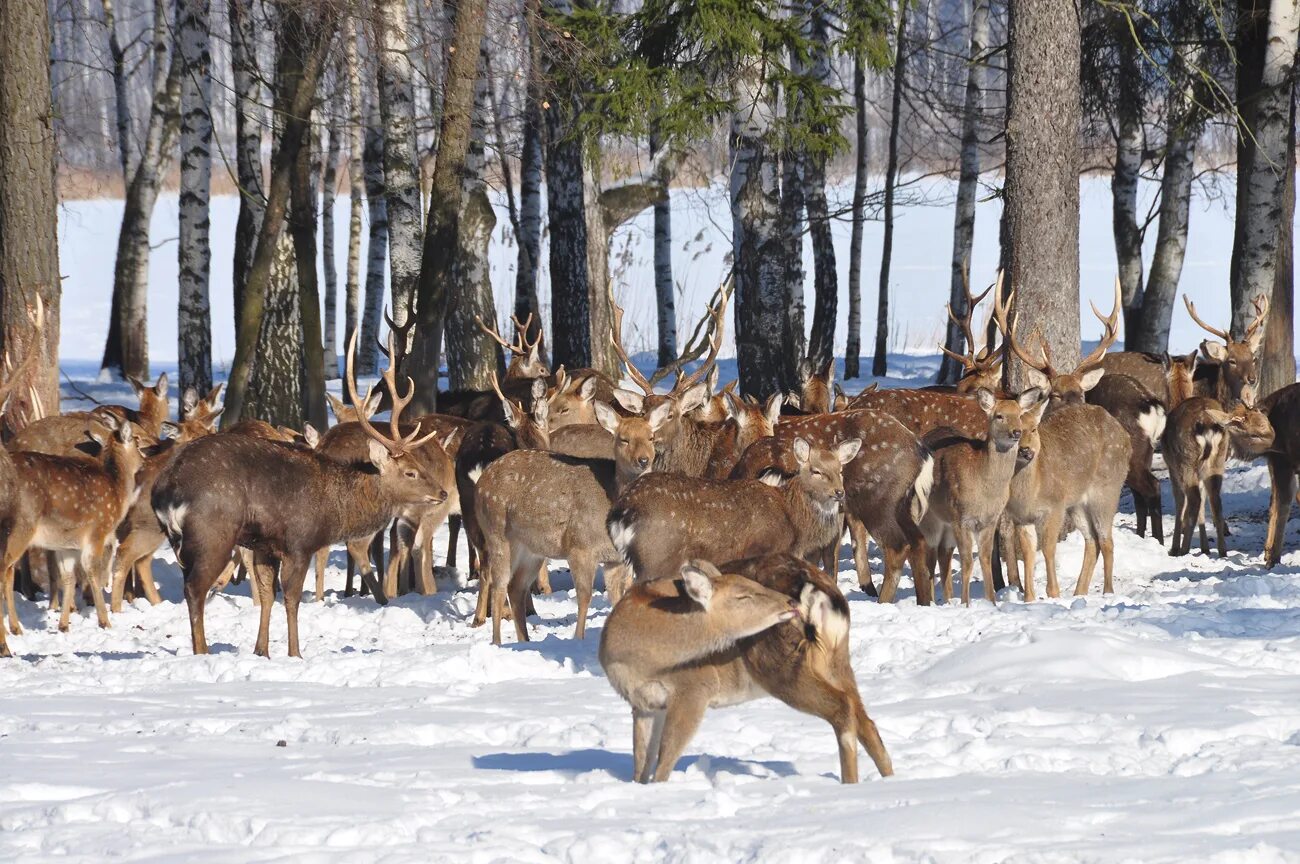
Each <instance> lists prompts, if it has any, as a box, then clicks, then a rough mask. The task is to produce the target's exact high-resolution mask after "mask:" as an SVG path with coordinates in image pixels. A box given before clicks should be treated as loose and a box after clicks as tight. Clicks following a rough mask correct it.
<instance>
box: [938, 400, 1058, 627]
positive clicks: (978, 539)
mask: <svg viewBox="0 0 1300 864" xmlns="http://www.w3.org/2000/svg"><path fill="white" fill-rule="evenodd" d="M975 397H976V401H977V404H978V405H979V407H980V408H981V409H982V410H983V412H984V414H985V415H986V423H987V425H986V427H985V429H986V435H985V437H984V438H983V439H982V440H981V439H976V438H969V437H966V436H964V435H945V434H943V433H942V432H938V433H932V434H931V435H928V436H926V444H927V445H928V446H929V447H930V449H931V450H933V451H934V458H935V467H934V487H933V489H932V491H931V493H930V507H929V509H928V510H927V511H926V514H925V518H924V519H923V520H922V523H921V529H922V531H923V532H924V533H925V538H926V542H927V543H928V544H929V546H930V548H931V549H936V550H937V551H938V563H939V576H940V578H941V581H942V582H943V590H944V600H945V601H948V602H951V601H952V547H953V545H954V542H955V545H956V547H957V550H958V553H959V554H960V555H961V599H962V603H964V604H966V605H967V606H969V605H970V580H971V574H972V571H973V569H974V566H973V565H974V554H973V553H974V547H978V550H979V558H980V569H981V572H982V573H983V575H984V597H985V599H986V600H990V601H994V600H995V593H994V587H993V580H992V572H993V569H992V566H993V534H994V531H995V530H996V529H997V523H998V519H999V518H1000V517H1001V516H1002V511H1003V510H1004V509H1005V508H1006V504H1007V497H1008V495H1009V493H1010V489H1011V478H1012V475H1013V474H1014V473H1015V469H1016V456H1017V454H1018V451H1019V447H1020V438H1021V436H1022V435H1023V434H1024V430H1025V428H1026V426H1027V425H1029V424H1031V423H1033V422H1036V421H1037V420H1038V418H1040V417H1041V416H1042V414H1043V411H1044V410H1045V409H1046V408H1047V402H1048V400H1047V395H1046V394H1045V393H1044V392H1043V391H1042V390H1040V389H1039V388H1037V387H1031V388H1029V389H1028V390H1025V391H1024V392H1023V393H1021V394H1020V395H1018V396H1016V397H1015V398H1014V399H999V398H998V397H997V396H995V395H994V394H993V391H991V390H985V389H981V390H976V391H975Z"/></svg>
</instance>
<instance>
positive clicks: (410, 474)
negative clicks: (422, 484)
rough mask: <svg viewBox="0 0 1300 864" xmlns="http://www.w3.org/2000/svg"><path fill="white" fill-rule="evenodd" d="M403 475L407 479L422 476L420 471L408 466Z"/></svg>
mask: <svg viewBox="0 0 1300 864" xmlns="http://www.w3.org/2000/svg"><path fill="white" fill-rule="evenodd" d="M402 476H403V477H405V478H406V479H407V480H415V479H416V478H418V477H419V476H420V474H419V472H417V471H412V470H411V469H409V468H408V469H406V470H405V471H403V472H402Z"/></svg>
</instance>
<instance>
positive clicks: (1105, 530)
mask: <svg viewBox="0 0 1300 864" xmlns="http://www.w3.org/2000/svg"><path fill="white" fill-rule="evenodd" d="M1106 377H1107V378H1109V377H1110V376H1106ZM1117 377H1122V376H1117ZM1102 380H1103V381H1105V380H1106V378H1103V379H1102ZM1040 416H1041V415H1036V414H1031V415H1030V416H1029V417H1027V418H1026V422H1025V425H1024V427H1023V429H1022V432H1023V434H1022V435H1021V438H1020V443H1019V452H1018V454H1017V457H1018V459H1019V460H1020V461H1021V462H1023V463H1024V464H1023V465H1022V466H1021V467H1020V468H1019V469H1018V470H1017V471H1016V472H1015V475H1014V476H1013V477H1012V479H1011V486H1010V494H1009V496H1008V498H1007V503H1006V507H1005V510H1004V514H1005V515H1004V517H1003V520H1004V521H1003V532H1002V537H1003V540H1004V548H1003V555H1004V558H1005V560H1006V568H1007V573H1009V574H1011V582H1012V584H1018V583H1020V581H1021V580H1020V579H1018V578H1017V577H1016V573H1017V572H1018V571H1017V564H1016V560H1015V558H1014V556H1013V555H1011V554H1009V552H1010V549H1011V547H1010V542H1009V541H1010V539H1011V536H1012V535H1013V534H1014V535H1015V536H1016V537H1017V538H1018V541H1019V551H1020V560H1021V562H1022V563H1023V565H1024V581H1023V587H1024V592H1025V601H1026V602H1032V601H1033V600H1034V599H1035V596H1036V595H1035V593H1034V561H1035V558H1036V557H1037V548H1036V546H1037V543H1041V544H1042V551H1043V559H1044V561H1045V563H1046V565H1047V594H1048V596H1049V597H1059V596H1060V595H1061V590H1060V585H1059V584H1058V582H1057V578H1056V544H1057V541H1058V539H1059V538H1060V535H1061V529H1062V528H1063V527H1069V526H1073V527H1076V528H1078V529H1079V530H1080V531H1082V532H1083V537H1084V553H1083V567H1082V568H1081V569H1080V571H1079V578H1078V580H1077V581H1076V582H1075V586H1074V594H1075V596H1077V597H1082V596H1086V595H1087V593H1088V589H1089V586H1090V585H1091V582H1092V574H1093V572H1094V571H1095V569H1096V566H1097V557H1098V553H1099V552H1100V555H1101V561H1102V573H1103V583H1104V584H1103V587H1102V593H1104V594H1112V593H1114V590H1115V586H1114V551H1115V544H1114V540H1113V539H1112V534H1111V531H1112V526H1113V524H1114V522H1115V513H1116V511H1117V510H1118V509H1119V496H1120V489H1121V487H1122V486H1123V484H1124V479H1125V476H1126V474H1127V472H1128V467H1129V464H1130V455H1131V449H1132V444H1131V442H1130V439H1129V434H1128V432H1127V431H1126V430H1125V429H1124V427H1123V426H1122V425H1121V424H1120V422H1119V421H1118V420H1116V419H1115V418H1114V417H1112V416H1111V415H1110V414H1108V413H1107V412H1106V410H1105V409H1104V408H1101V407H1099V406H1096V405H1065V406H1062V407H1060V408H1058V409H1056V410H1055V411H1052V412H1051V413H1049V414H1047V415H1046V416H1045V417H1042V418H1041V420H1040V419H1039V418H1040ZM1144 440H1147V439H1145V438H1144ZM1148 447H1149V443H1148ZM1035 538H1037V543H1036V541H1035Z"/></svg>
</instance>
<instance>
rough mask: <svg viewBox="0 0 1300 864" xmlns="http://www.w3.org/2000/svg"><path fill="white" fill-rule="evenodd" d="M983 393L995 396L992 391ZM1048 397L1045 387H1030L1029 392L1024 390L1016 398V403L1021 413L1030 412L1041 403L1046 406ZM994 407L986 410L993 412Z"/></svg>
mask: <svg viewBox="0 0 1300 864" xmlns="http://www.w3.org/2000/svg"><path fill="white" fill-rule="evenodd" d="M983 392H985V393H988V394H989V395H990V396H992V395H993V394H992V393H991V392H990V391H988V390H984V391H983ZM1046 396H1047V389H1046V388H1044V387H1030V388H1029V389H1028V390H1022V391H1020V395H1019V396H1017V397H1016V402H1017V403H1018V404H1019V405H1020V410H1021V411H1028V410H1029V409H1030V408H1033V407H1035V406H1037V405H1038V404H1039V403H1040V402H1041V403H1042V404H1044V405H1046V404H1047V399H1046ZM992 407H993V406H992V405H990V406H989V407H988V408H986V409H985V410H986V411H991V410H992Z"/></svg>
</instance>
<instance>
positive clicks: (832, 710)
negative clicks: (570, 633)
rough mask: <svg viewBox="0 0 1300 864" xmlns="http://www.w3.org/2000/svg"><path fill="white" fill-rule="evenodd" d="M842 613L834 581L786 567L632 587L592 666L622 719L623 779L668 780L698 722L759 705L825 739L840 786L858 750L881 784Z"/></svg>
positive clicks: (698, 572) (685, 575)
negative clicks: (835, 756) (625, 731)
mask: <svg viewBox="0 0 1300 864" xmlns="http://www.w3.org/2000/svg"><path fill="white" fill-rule="evenodd" d="M848 634H849V607H848V603H847V602H845V600H844V595H842V594H841V593H840V591H839V589H838V588H837V587H836V585H835V581H834V580H833V579H831V578H830V577H828V576H827V575H826V574H824V573H822V572H821V571H819V570H817V569H816V568H815V567H812V566H810V565H808V564H806V563H804V562H802V561H799V560H797V559H795V558H791V557H788V556H772V557H768V558H760V559H751V560H748V561H740V562H735V563H732V564H724V565H723V566H722V567H721V568H717V567H714V566H713V565H712V564H710V563H709V562H707V561H703V560H692V561H688V562H686V563H685V564H683V565H682V567H681V568H680V570H679V571H678V573H677V574H676V578H672V579H659V580H655V581H652V582H642V583H640V584H638V585H636V586H634V587H633V588H632V589H631V591H630V592H629V593H628V594H627V596H626V597H624V599H623V600H622V601H621V602H619V604H618V605H617V606H615V607H614V610H613V611H612V612H611V613H610V616H609V619H608V620H607V621H606V622H605V628H604V630H603V631H602V632H601V639H600V653H599V657H600V664H601V666H602V667H603V668H604V670H605V675H606V677H607V678H608V679H609V683H610V686H611V687H613V688H614V691H615V692H616V693H618V694H619V695H620V696H622V697H623V699H624V700H626V701H627V702H628V704H629V705H630V706H631V708H632V753H633V779H634V780H635V781H636V782H638V783H650V782H656V783H662V782H664V781H665V780H667V779H668V778H669V776H670V775H671V774H672V771H673V768H674V767H675V766H676V764H677V760H678V758H680V757H681V755H682V752H683V751H684V750H685V749H686V746H687V745H688V744H689V743H690V740H691V738H692V736H693V735H694V733H695V730H696V729H697V728H698V727H699V724H700V721H701V720H703V718H704V713H705V711H706V710H707V709H708V708H710V707H712V706H716V705H734V704H737V703H739V702H745V701H749V700H751V699H754V698H756V697H758V696H759V695H761V694H762V693H767V694H769V695H771V696H775V697H776V698H777V699H780V700H781V701H782V702H784V703H785V704H787V705H789V706H790V707H791V708H794V709H795V710H797V711H802V712H804V713H805V714H812V715H814V716H817V717H821V718H822V719H824V720H826V721H827V722H829V723H830V724H831V727H832V728H833V729H834V730H835V739H836V744H837V745H838V749H839V755H840V780H841V782H843V783H857V782H858V749H857V748H858V744H859V743H861V744H862V746H863V747H864V748H865V749H866V751H867V755H868V756H870V757H871V760H872V761H873V762H874V763H875V765H876V770H877V771H879V772H880V776H882V777H889V776H891V775H892V774H893V773H894V771H893V764H892V762H891V761H890V758H889V754H888V753H887V752H886V750H885V746H884V743H883V742H882V741H881V740H880V733H879V731H878V730H877V729H876V724H875V723H874V722H872V720H871V718H870V717H869V716H868V715H867V711H866V708H865V706H863V704H862V697H861V695H860V694H859V693H858V687H857V682H856V681H855V680H854V675H853V668H852V666H851V664H850V662H849V649H848Z"/></svg>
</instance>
